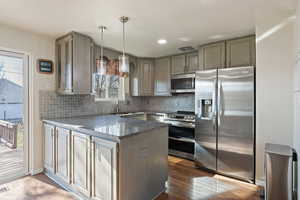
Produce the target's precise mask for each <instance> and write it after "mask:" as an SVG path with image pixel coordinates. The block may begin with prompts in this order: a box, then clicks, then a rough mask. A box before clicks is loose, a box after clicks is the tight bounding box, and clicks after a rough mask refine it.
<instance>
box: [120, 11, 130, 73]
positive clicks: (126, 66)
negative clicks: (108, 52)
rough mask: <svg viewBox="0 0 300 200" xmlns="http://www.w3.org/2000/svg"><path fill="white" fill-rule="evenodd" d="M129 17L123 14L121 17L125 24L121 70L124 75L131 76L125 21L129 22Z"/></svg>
mask: <svg viewBox="0 0 300 200" xmlns="http://www.w3.org/2000/svg"><path fill="white" fill-rule="evenodd" d="M128 20H129V18H128V17H125V16H122V17H121V18H120V21H121V23H122V24H123V54H122V55H120V56H119V72H120V75H121V76H123V77H128V76H129V58H128V56H126V55H125V23H126V22H128Z"/></svg>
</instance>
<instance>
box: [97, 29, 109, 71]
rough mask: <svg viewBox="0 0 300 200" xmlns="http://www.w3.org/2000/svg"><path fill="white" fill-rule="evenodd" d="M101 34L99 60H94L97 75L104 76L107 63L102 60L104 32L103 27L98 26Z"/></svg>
mask: <svg viewBox="0 0 300 200" xmlns="http://www.w3.org/2000/svg"><path fill="white" fill-rule="evenodd" d="M99 29H100V33H101V46H100V59H97V60H96V66H97V73H98V74H99V75H105V74H106V70H107V61H106V60H104V59H103V43H104V42H103V32H104V30H106V27H105V26H99Z"/></svg>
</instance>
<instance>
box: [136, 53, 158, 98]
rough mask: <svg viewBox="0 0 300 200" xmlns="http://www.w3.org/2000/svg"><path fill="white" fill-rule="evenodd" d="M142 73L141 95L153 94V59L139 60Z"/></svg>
mask: <svg viewBox="0 0 300 200" xmlns="http://www.w3.org/2000/svg"><path fill="white" fill-rule="evenodd" d="M139 67H140V72H141V73H140V75H141V87H140V91H141V92H140V96H153V89H154V83H153V73H154V63H153V60H152V59H141V60H139Z"/></svg>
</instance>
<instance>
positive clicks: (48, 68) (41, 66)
mask: <svg viewBox="0 0 300 200" xmlns="http://www.w3.org/2000/svg"><path fill="white" fill-rule="evenodd" d="M37 66H38V72H39V73H42V74H52V73H53V72H54V66H53V62H52V61H51V60H46V59H38V61H37Z"/></svg>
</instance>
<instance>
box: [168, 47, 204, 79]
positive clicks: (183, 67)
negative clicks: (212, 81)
mask: <svg viewBox="0 0 300 200" xmlns="http://www.w3.org/2000/svg"><path fill="white" fill-rule="evenodd" d="M197 70H199V58H198V52H192V53H187V54H180V55H176V56H172V74H184V73H193V72H195V71H197Z"/></svg>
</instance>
